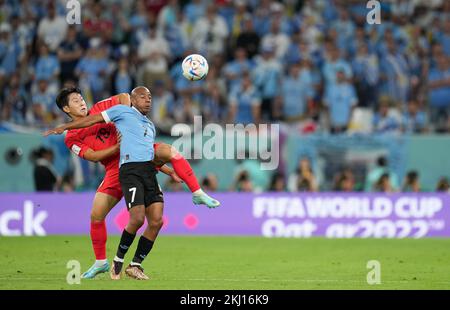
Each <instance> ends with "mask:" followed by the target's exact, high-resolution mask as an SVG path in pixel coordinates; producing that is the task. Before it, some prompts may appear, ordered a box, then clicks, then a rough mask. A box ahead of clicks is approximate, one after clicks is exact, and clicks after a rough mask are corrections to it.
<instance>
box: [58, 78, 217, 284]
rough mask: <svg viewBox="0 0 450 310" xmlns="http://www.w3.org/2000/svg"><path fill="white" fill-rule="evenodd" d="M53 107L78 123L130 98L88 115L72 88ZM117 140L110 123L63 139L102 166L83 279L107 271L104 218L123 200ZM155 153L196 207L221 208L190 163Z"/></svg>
mask: <svg viewBox="0 0 450 310" xmlns="http://www.w3.org/2000/svg"><path fill="white" fill-rule="evenodd" d="M56 104H57V105H58V107H59V108H60V109H61V110H62V111H63V112H65V113H66V114H67V115H69V117H71V118H72V119H73V120H77V119H80V118H83V117H86V116H87V115H88V114H91V115H93V114H99V113H101V112H103V111H105V110H107V109H109V108H110V107H112V106H114V105H117V104H125V105H130V104H131V101H130V96H129V94H125V93H123V94H119V95H116V96H113V97H110V98H108V99H105V100H102V101H100V102H98V103H96V104H95V105H94V106H93V107H92V108H91V109H90V110H89V111H88V109H87V105H86V102H85V101H84V99H83V97H82V95H81V91H80V90H79V89H78V88H76V87H72V88H65V89H63V90H61V91H60V93H59V94H58V96H57V98H56ZM119 140H120V137H118V134H117V130H116V128H115V125H114V124H113V123H107V124H105V123H102V124H96V125H94V126H91V127H87V128H83V129H73V130H69V131H68V132H67V135H66V137H65V144H66V146H67V147H68V148H69V149H70V150H71V151H72V152H73V153H75V154H76V155H78V156H79V157H81V158H83V159H86V160H89V161H93V162H101V163H102V165H104V167H105V177H104V179H103V182H102V183H101V184H100V186H99V187H98V189H97V193H96V194H95V197H94V201H93V205H92V210H91V229H90V235H91V240H92V245H93V248H94V252H95V257H96V262H95V263H94V265H93V266H92V267H91V268H90V269H89V270H88V271H86V272H85V273H84V274H83V275H82V277H83V278H94V277H95V276H96V275H97V274H98V273H102V272H107V271H108V270H109V263H108V261H107V259H106V240H107V232H106V224H105V218H106V216H107V215H108V213H109V211H111V209H112V208H113V207H114V206H115V205H116V204H117V203H118V202H119V201H120V200H121V199H122V196H123V193H122V189H121V186H120V182H119V155H120V154H119V150H120V143H119V142H120V141H119ZM154 151H155V158H154V162H155V164H156V165H157V166H160V167H161V168H160V169H161V171H162V172H164V173H166V174H167V175H169V176H170V177H171V178H172V179H174V180H175V181H177V182H181V180H183V181H184V182H185V183H186V185H187V186H188V187H189V189H190V190H191V192H192V193H193V202H194V203H195V204H205V205H207V206H208V207H210V208H212V207H217V206H218V205H220V203H219V202H218V201H217V200H215V199H213V198H211V197H209V196H208V195H207V194H206V193H204V192H203V190H202V189H201V188H200V186H199V184H198V181H197V178H196V176H195V174H194V172H193V170H192V168H191V166H190V165H189V162H188V161H187V160H186V159H185V158H184V157H183V156H182V155H181V154H179V153H178V152H177V151H176V149H174V148H173V147H172V146H170V145H168V144H164V143H155V145H154ZM168 162H170V163H171V164H172V166H173V168H174V170H175V171H174V170H172V169H171V168H169V167H168V166H166V165H165V163H168Z"/></svg>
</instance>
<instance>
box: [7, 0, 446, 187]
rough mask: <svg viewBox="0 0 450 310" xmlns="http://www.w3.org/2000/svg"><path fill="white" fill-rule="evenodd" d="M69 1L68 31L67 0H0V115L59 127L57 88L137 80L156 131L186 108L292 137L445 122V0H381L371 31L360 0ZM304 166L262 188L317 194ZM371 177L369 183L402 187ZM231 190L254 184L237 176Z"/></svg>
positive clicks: (347, 179)
mask: <svg viewBox="0 0 450 310" xmlns="http://www.w3.org/2000/svg"><path fill="white" fill-rule="evenodd" d="M79 2H80V3H81V4H82V7H81V24H80V25H69V24H68V23H67V21H66V14H67V10H66V4H67V1H64V0H20V1H16V0H0V93H1V95H0V122H3V123H6V122H8V123H13V124H17V125H23V126H27V127H35V128H36V129H42V128H44V127H49V126H51V125H54V124H55V123H60V122H62V121H63V120H65V115H63V113H61V112H60V111H59V110H58V109H57V107H56V105H55V103H54V99H55V96H56V93H57V91H58V90H59V89H60V88H61V87H63V86H66V85H71V84H77V85H79V86H80V88H81V89H82V91H83V94H84V96H85V99H86V101H87V102H88V104H92V103H95V102H96V101H99V100H100V99H103V98H106V97H109V96H111V95H113V94H117V93H121V92H130V90H131V89H132V88H133V87H134V86H136V85H146V86H149V88H150V89H151V91H152V95H153V108H152V111H151V112H150V115H149V116H150V117H151V119H152V121H153V122H154V123H155V125H156V126H157V128H158V129H159V133H160V134H168V133H170V128H171V126H172V125H173V124H175V123H188V124H189V123H192V122H193V117H194V115H202V116H203V123H204V124H205V123H207V122H214V123H219V124H225V123H243V124H248V123H256V124H258V123H260V122H276V123H280V124H282V128H283V129H285V130H286V129H287V130H294V131H297V132H299V134H309V133H314V132H326V133H331V134H335V133H346V132H349V133H352V132H361V133H376V134H395V135H398V134H402V133H406V134H410V133H416V134H421V133H431V132H434V133H446V132H449V130H450V99H449V98H450V58H449V57H450V1H444V0H396V1H388V0H385V1H380V2H381V23H380V24H375V25H370V24H368V23H367V21H366V15H367V13H368V11H369V10H368V9H367V8H366V4H367V1H361V0H311V1H308V0H304V1H295V0H284V1H271V0H247V1H245V0H215V1H213V0H211V1H204V0H192V1H176V0H137V1H120V0H102V1H99V0H80V1H79ZM194 52H195V53H199V54H202V55H204V56H205V57H206V58H207V59H208V61H209V65H210V71H209V74H208V76H207V78H206V79H205V80H204V81H199V82H190V81H188V80H186V79H185V78H184V77H183V76H182V74H181V65H180V62H181V60H182V59H183V57H184V56H186V55H188V54H191V53H194ZM305 165H307V164H299V171H300V172H301V173H300V172H299V173H300V174H298V175H297V176H292V178H290V179H289V181H288V182H287V183H289V184H290V185H289V184H284V182H285V179H284V178H283V177H282V175H280V176H279V175H277V174H275V175H274V176H273V180H272V184H271V185H270V186H271V187H273V189H277V188H285V189H287V188H290V189H292V190H293V189H295V188H296V189H297V190H302V189H304V188H303V186H306V188H308V189H309V190H315V189H316V188H317V186H316V185H315V182H314V180H313V179H314V178H313V177H312V176H311V175H310V174H311V173H308V168H305ZM299 176H302V177H299ZM381 176H382V175H380V176H378V179H377V180H376V183H379V184H378V185H377V186H379V189H380V190H381V189H382V188H385V187H386V188H387V187H389V186H393V187H396V189H401V185H400V184H399V182H398V181H397V183H395V181H391V183H392V182H394V184H390V185H389V184H388V183H389V182H384V181H383V180H382V179H383V178H381ZM408 177H409V180H412V181H411V182H410V183H411V184H413V183H414V182H415V181H414V180H416V179H417V173H414V172H411V173H410V174H408ZM295 178H296V179H295ZM294 179H295V180H294ZM384 179H386V178H384ZM302 180H303V181H304V182H302ZM388 181H389V180H388ZM442 181H443V183H444V186H447V188H448V181H446V180H442ZM205 182H206V183H205V184H206V185H205V186H207V184H212V185H210V186H213V184H214V182H215V181H214V178H213V177H211V178H210V179H208V178H207V179H205ZM383 182H384V183H383ZM446 182H447V183H446ZM351 183H352V176H351V171H347V172H346V171H343V172H342V173H341V174H340V175H339V176H336V189H340V188H346V187H352V188H354V185H353V186H351ZM400 183H401V182H400ZM445 183H446V185H445ZM237 184H238V188H237V190H245V189H250V188H251V187H252V184H251V182H250V181H249V178H248V176H246V175H245V173H244V174H240V175H239V176H238V179H237ZM292 184H295V186H294V185H292ZM208 186H209V185H208ZM410 186H411V187H414V185H410ZM360 188H364V186H361V187H360Z"/></svg>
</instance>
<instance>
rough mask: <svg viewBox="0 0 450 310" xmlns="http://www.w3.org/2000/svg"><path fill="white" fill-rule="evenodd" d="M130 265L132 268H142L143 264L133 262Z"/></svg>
mask: <svg viewBox="0 0 450 310" xmlns="http://www.w3.org/2000/svg"><path fill="white" fill-rule="evenodd" d="M130 265H131V266H140V265H141V264H139V263H135V262H131V263H130Z"/></svg>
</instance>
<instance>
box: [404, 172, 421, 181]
mask: <svg viewBox="0 0 450 310" xmlns="http://www.w3.org/2000/svg"><path fill="white" fill-rule="evenodd" d="M418 178H419V173H418V172H417V171H415V170H412V171H409V172H408V174H407V175H406V180H407V181H406V182H407V183H408V184H411V183H413V182H414V181H416V180H417V179H418Z"/></svg>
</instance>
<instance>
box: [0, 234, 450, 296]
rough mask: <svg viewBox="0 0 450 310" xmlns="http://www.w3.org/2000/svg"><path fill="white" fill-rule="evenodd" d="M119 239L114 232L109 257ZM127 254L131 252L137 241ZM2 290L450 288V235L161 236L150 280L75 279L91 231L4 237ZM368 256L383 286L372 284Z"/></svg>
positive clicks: (150, 260) (0, 244)
mask: <svg viewBox="0 0 450 310" xmlns="http://www.w3.org/2000/svg"><path fill="white" fill-rule="evenodd" d="M117 242H118V237H117V236H110V237H109V240H108V249H107V250H108V256H109V258H110V259H111V258H112V257H113V255H114V253H115V249H116V246H117ZM136 244H137V242H134V244H133V247H132V248H131V249H130V251H129V252H128V255H127V257H126V263H127V262H128V261H129V260H130V259H131V258H132V255H133V254H134V250H135V246H136ZM0 253H2V254H1V256H0V266H1V268H0V289H62V290H72V289H130V290H132V289H175V290H176V289H188V290H197V289H224V290H228V289H242V290H247V289H258V290H259V289H260V290H265V289H276V290H278V289H281V290H283V289H294V290H298V289H449V288H450V239H420V240H413V239H402V240H386V239H334V240H331V239H321V238H313V239H266V238H258V237H194V236H190V237H181V236H160V237H159V239H158V240H157V242H156V244H155V247H154V249H153V251H152V252H151V253H150V255H149V256H148V257H147V259H146V261H145V262H144V264H143V267H144V268H145V271H146V273H147V274H148V275H149V276H150V277H151V280H150V281H141V282H139V281H136V280H132V279H128V278H126V277H124V278H123V279H122V280H120V281H112V280H110V279H109V275H108V274H102V275H100V276H98V278H96V279H94V280H81V284H79V285H69V284H67V282H66V275H67V273H68V272H69V269H67V267H66V264H67V262H68V261H69V260H73V259H75V260H78V261H79V262H80V264H81V269H82V270H81V271H85V270H86V269H87V268H88V267H89V266H90V264H91V263H92V262H93V252H92V249H91V245H90V240H89V237H88V236H57V237H56V236H52V237H17V238H5V237H0ZM369 260H378V261H379V262H380V264H381V284H379V285H369V284H367V281H366V279H367V273H368V272H369V271H370V270H369V269H368V268H367V262H368V261H369Z"/></svg>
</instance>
